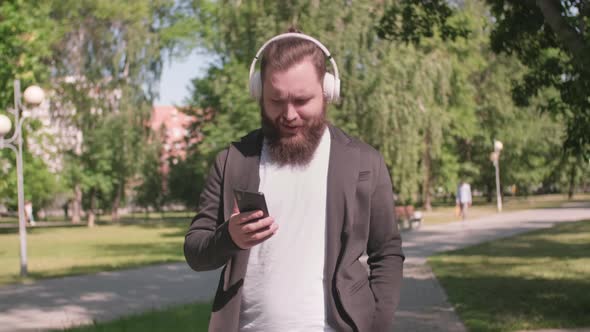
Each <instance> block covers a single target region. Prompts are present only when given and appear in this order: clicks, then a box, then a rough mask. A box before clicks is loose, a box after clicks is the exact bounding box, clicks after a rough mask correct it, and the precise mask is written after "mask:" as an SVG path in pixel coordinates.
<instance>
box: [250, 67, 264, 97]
mask: <svg viewBox="0 0 590 332" xmlns="http://www.w3.org/2000/svg"><path fill="white" fill-rule="evenodd" d="M250 96H252V98H254V99H256V100H260V97H261V96H262V79H261V78H260V72H259V71H256V72H255V73H254V74H253V75H252V77H250Z"/></svg>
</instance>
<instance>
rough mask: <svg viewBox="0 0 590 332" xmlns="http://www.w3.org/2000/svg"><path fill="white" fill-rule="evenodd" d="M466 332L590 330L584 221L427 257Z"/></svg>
mask: <svg viewBox="0 0 590 332" xmlns="http://www.w3.org/2000/svg"><path fill="white" fill-rule="evenodd" d="M429 263H430V265H431V266H432V268H433V270H434V272H435V274H436V277H437V278H438V279H439V281H440V282H441V284H442V285H443V287H444V288H445V290H446V292H447V294H448V296H449V300H450V302H451V303H452V304H453V305H454V306H455V308H456V309H457V312H458V314H459V316H460V317H461V319H462V320H463V321H464V322H465V324H466V326H467V327H468V329H469V331H475V332H477V331H486V332H487V331H516V330H525V329H527V330H528V329H541V328H576V327H588V326H590V315H589V314H588V313H589V308H590V220H587V221H582V222H577V223H569V224H562V225H559V226H556V227H554V228H551V229H547V230H541V231H535V232H532V233H527V234H524V235H519V236H515V237H511V238H508V239H503V240H498V241H493V242H488V243H485V244H481V245H477V246H473V247H469V248H465V249H461V250H457V251H451V252H447V253H444V254H439V255H436V256H433V257H431V258H429Z"/></svg>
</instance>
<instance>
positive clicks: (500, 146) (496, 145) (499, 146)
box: [494, 140, 504, 151]
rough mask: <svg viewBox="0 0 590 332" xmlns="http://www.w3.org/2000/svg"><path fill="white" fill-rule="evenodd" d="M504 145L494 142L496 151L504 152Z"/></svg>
mask: <svg viewBox="0 0 590 332" xmlns="http://www.w3.org/2000/svg"><path fill="white" fill-rule="evenodd" d="M503 148H504V144H502V142H500V141H497V140H494V151H502V149H503Z"/></svg>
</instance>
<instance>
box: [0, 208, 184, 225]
mask: <svg viewBox="0 0 590 332" xmlns="http://www.w3.org/2000/svg"><path fill="white" fill-rule="evenodd" d="M194 214H195V213H194V212H193V211H170V212H150V213H147V214H146V213H143V212H137V213H131V214H126V215H121V216H120V222H138V221H144V220H150V221H168V220H176V221H178V220H190V218H192V217H193V216H194ZM97 218H98V221H102V222H110V221H111V215H110V214H102V215H98V216H97ZM35 221H43V222H62V223H63V222H66V223H67V222H70V220H69V218H68V219H67V220H66V218H65V216H64V215H57V216H47V217H46V218H45V219H39V218H37V219H36V220H35ZM82 222H85V220H84V218H82ZM3 223H5V224H10V223H14V224H16V223H18V217H17V216H0V224H3Z"/></svg>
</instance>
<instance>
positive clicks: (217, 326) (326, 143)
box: [184, 33, 404, 332]
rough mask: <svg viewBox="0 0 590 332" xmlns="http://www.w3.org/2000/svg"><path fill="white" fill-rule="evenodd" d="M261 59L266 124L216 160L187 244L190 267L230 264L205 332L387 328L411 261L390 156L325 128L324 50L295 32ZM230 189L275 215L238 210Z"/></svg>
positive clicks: (330, 92) (331, 86) (330, 93)
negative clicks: (256, 195) (258, 200)
mask: <svg viewBox="0 0 590 332" xmlns="http://www.w3.org/2000/svg"><path fill="white" fill-rule="evenodd" d="M258 53H259V54H262V58H261V66H260V67H261V73H260V74H259V75H258V74H253V70H251V80H252V81H251V84H250V86H251V93H252V94H253V95H254V96H255V97H257V98H259V101H260V106H261V118H262V120H261V123H262V128H261V129H259V130H256V131H254V132H252V133H250V134H249V135H247V136H245V137H243V138H242V139H241V141H240V142H235V143H232V144H231V145H230V147H229V148H228V149H226V150H224V151H222V152H221V153H219V155H218V156H217V158H216V161H215V164H214V166H213V167H212V169H211V172H210V173H209V176H208V178H207V181H206V184H205V187H204V189H203V192H202V194H201V198H200V203H199V213H198V214H197V215H196V216H195V218H194V219H193V221H192V224H191V226H190V229H189V230H188V233H187V235H186V239H185V244H184V252H185V257H186V260H187V262H188V264H189V265H190V266H191V267H192V268H193V269H194V270H196V271H203V270H212V269H217V268H220V267H222V266H223V267H224V269H223V271H222V274H221V278H220V281H219V286H218V290H217V293H216V296H215V300H214V303H213V312H212V315H211V321H210V324H209V330H210V331H223V332H226V331H391V326H392V323H393V316H394V311H395V309H396V307H397V304H398V301H399V292H400V284H401V278H402V267H403V260H404V256H403V254H402V250H401V238H400V235H399V232H398V229H397V224H396V222H395V220H394V207H393V194H392V189H391V188H392V186H391V180H390V177H389V173H388V171H387V168H386V166H385V163H384V161H383V158H382V157H381V155H380V154H379V153H378V152H377V151H376V150H374V149H373V148H371V147H370V146H368V145H366V144H364V143H361V142H360V141H358V140H356V139H354V138H351V137H349V136H348V135H347V134H345V133H344V132H342V131H341V130H340V129H338V128H336V127H334V126H332V125H329V124H328V123H327V120H326V106H327V102H328V101H333V100H336V99H337V98H338V94H339V80H338V77H337V76H338V72H337V68H336V67H335V62H334V61H333V60H332V59H331V57H330V56H329V52H328V51H327V49H325V47H324V46H323V45H321V44H320V43H319V42H318V41H316V40H314V39H312V38H311V37H308V36H306V35H303V34H299V33H288V34H283V35H280V36H277V37H275V38H273V39H271V41H269V42H267V44H265V46H263V47H262V49H261V50H260V51H259V52H258ZM326 57H328V59H330V60H331V63H332V66H333V67H334V71H335V76H336V77H334V76H332V74H329V73H326V61H325V60H326ZM257 58H258V56H257ZM257 58H256V59H255V60H254V62H253V63H252V68H254V65H255V63H256V60H257ZM256 80H258V81H256ZM234 189H239V190H246V191H251V192H257V191H260V192H263V193H264V194H265V197H266V201H267V206H268V210H269V212H270V216H269V217H266V218H261V217H262V215H263V213H262V211H254V212H243V213H240V211H238V209H237V207H236V203H235V200H234V197H233V190H234ZM365 252H366V253H367V255H368V260H367V263H368V267H369V272H367V269H366V267H365V266H364V265H363V264H362V263H361V261H360V260H359V258H361V256H362V255H363V254H364V253H365Z"/></svg>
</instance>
